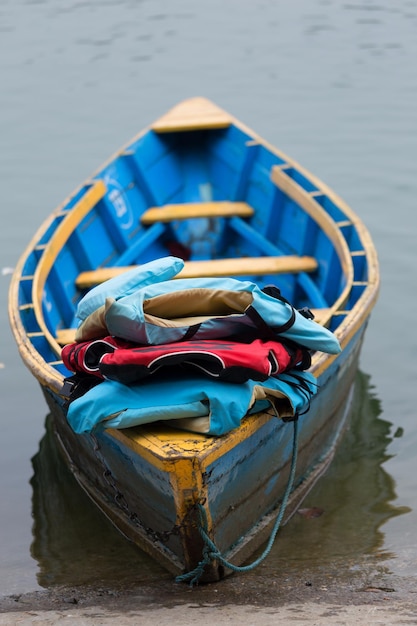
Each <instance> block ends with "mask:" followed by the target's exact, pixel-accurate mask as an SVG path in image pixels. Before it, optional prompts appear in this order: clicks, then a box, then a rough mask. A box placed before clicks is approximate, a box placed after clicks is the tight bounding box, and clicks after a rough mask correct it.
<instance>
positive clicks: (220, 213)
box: [140, 201, 254, 226]
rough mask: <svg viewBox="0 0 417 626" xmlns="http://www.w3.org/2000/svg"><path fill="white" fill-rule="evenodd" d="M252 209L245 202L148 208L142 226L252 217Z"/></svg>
mask: <svg viewBox="0 0 417 626" xmlns="http://www.w3.org/2000/svg"><path fill="white" fill-rule="evenodd" d="M253 214H254V210H253V208H252V207H251V206H250V205H249V204H247V203H246V202H228V201H227V202H226V201H225V202H222V201H221V202H185V203H181V204H165V205H164V206H161V207H156V206H155V207H150V208H149V209H147V210H146V211H145V212H144V213H143V214H142V216H141V218H140V221H141V223H142V224H143V225H146V226H148V225H150V224H155V223H157V222H163V223H166V222H173V221H174V220H187V219H192V218H196V217H212V218H218V217H234V216H238V217H252V215H253Z"/></svg>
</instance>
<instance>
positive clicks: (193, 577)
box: [175, 417, 298, 587]
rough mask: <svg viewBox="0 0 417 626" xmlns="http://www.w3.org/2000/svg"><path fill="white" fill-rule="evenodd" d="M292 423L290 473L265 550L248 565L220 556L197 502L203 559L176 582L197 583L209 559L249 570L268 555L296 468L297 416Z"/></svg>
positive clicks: (235, 569)
mask: <svg viewBox="0 0 417 626" xmlns="http://www.w3.org/2000/svg"><path fill="white" fill-rule="evenodd" d="M293 424H294V433H293V451H292V459H291V467H290V474H289V477H288V482H287V486H286V488H285V492H284V497H283V498H282V503H281V506H280V509H279V513H278V515H277V519H276V520H275V524H274V527H273V529H272V532H271V535H270V537H269V540H268V543H267V545H266V547H265V550H264V551H263V552H262V554H261V555H260V556H259V557H258V558H257V559H255V561H253V562H252V563H250V564H249V565H240V566H239V565H233V563H230V562H229V561H227V559H225V558H224V556H222V554H221V553H220V552H219V550H218V549H217V547H216V545H215V543H213V541H212V540H211V539H210V537H209V536H208V523H207V514H206V511H205V509H204V507H203V505H202V504H200V503H198V504H197V509H198V514H199V522H200V525H199V528H198V530H199V532H200V535H201V536H202V538H203V541H204V548H203V559H202V560H201V561H200V562H199V564H198V565H197V567H196V568H195V569H193V570H192V571H190V572H186V573H185V574H181V575H179V576H177V577H176V578H175V581H176V582H186V581H189V583H190V587H192V586H193V585H195V584H197V583H198V581H199V580H200V578H201V576H202V575H203V574H204V569H205V566H206V565H209V564H210V563H211V561H214V560H217V561H220V563H222V564H223V565H224V566H225V567H227V568H228V569H230V570H232V571H233V572H249V571H251V570H253V569H254V568H255V567H257V566H258V565H259V564H260V563H262V561H264V560H265V559H266V557H267V556H268V554H269V553H270V551H271V549H272V546H273V544H274V541H275V537H276V536H277V533H278V531H279V529H280V526H281V522H282V519H283V517H284V514H285V509H286V507H287V504H288V499H289V497H290V494H291V491H292V488H293V484H294V478H295V470H296V465H297V455H298V418H297V417H296V418H295V419H294V422H293Z"/></svg>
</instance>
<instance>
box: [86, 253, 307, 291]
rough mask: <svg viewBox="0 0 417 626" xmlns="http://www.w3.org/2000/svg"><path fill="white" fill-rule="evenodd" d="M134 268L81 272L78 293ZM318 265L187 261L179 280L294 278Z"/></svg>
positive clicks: (289, 259) (301, 259)
mask: <svg viewBox="0 0 417 626" xmlns="http://www.w3.org/2000/svg"><path fill="white" fill-rule="evenodd" d="M130 269H132V267H102V268H99V269H97V270H92V271H88V272H81V274H79V275H78V276H77V279H76V281H75V284H76V286H77V288H78V289H91V287H94V286H95V285H99V284H100V283H103V282H104V281H106V280H109V279H110V278H113V277H114V276H119V275H120V274H123V273H124V272H126V271H127V270H130ZM316 269H317V261H316V259H315V258H313V257H310V256H296V255H289V256H261V257H242V258H233V259H212V260H207V261H186V262H185V265H184V268H183V270H182V271H181V272H180V273H179V274H178V275H177V277H176V278H201V277H203V276H210V277H224V276H252V275H253V276H261V275H263V276H266V275H268V274H293V273H299V272H314V271H315V270H316Z"/></svg>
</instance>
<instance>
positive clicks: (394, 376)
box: [0, 0, 417, 595]
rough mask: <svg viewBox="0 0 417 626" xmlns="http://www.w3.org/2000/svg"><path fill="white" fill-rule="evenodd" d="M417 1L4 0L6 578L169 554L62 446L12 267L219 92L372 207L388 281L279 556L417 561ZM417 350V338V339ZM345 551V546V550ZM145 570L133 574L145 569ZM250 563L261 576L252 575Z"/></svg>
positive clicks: (93, 577)
mask: <svg viewBox="0 0 417 626" xmlns="http://www.w3.org/2000/svg"><path fill="white" fill-rule="evenodd" d="M416 61H417V1H416V0H395V2H394V1H393V0H352V1H349V0H344V1H342V0H296V1H294V2H288V1H285V0H253V1H252V2H249V1H248V0H222V1H220V0H211V1H210V2H197V1H196V0H171V1H169V0H100V1H99V0H84V1H78V0H67V1H66V2H61V3H58V2H56V0H0V179H1V192H0V193H1V202H0V215H1V221H2V228H1V242H2V245H1V247H0V268H1V270H2V271H1V275H0V316H1V317H0V319H1V324H2V329H3V330H2V333H1V343H0V388H1V425H2V427H1V438H0V490H1V512H0V519H1V523H0V555H1V559H0V592H1V594H2V595H3V594H11V593H23V592H25V591H31V590H36V589H40V588H42V587H49V586H51V585H58V584H63V585H76V584H82V583H89V584H92V585H94V584H103V581H105V582H106V584H107V585H110V586H111V585H112V584H115V583H116V581H117V582H118V584H123V581H128V580H132V576H133V577H134V580H135V582H136V584H138V585H140V584H142V583H145V582H149V581H152V580H158V578H159V577H161V576H162V577H164V578H165V579H167V576H168V577H169V575H166V574H165V573H162V571H161V570H160V569H159V567H158V566H157V565H155V564H153V563H152V562H150V561H149V559H147V558H146V557H144V556H143V555H141V554H140V553H137V552H136V551H135V550H133V549H132V548H131V547H130V546H129V545H128V544H126V543H125V542H124V541H123V540H122V539H121V538H119V536H118V535H117V533H115V532H114V531H113V530H112V529H111V528H109V526H108V525H107V523H106V522H105V521H104V520H103V519H102V518H101V517H100V515H98V514H97V512H96V510H95V509H94V507H92V506H91V505H90V503H89V502H88V501H86V499H85V497H84V495H83V494H82V493H81V491H80V490H79V489H78V487H77V486H76V485H74V483H73V481H72V479H71V477H70V476H68V474H67V473H66V470H65V468H63V467H62V464H61V463H60V461H59V459H57V458H56V455H55V452H54V449H53V447H51V445H50V442H49V440H48V437H47V435H46V427H45V422H46V417H47V408H46V404H45V402H44V400H43V397H42V395H41V392H40V390H39V388H38V386H37V384H36V383H35V381H34V380H33V379H32V377H31V375H30V374H29V373H28V372H27V371H26V369H25V368H24V366H23V364H22V363H21V361H20V358H19V356H18V353H17V348H16V346H15V344H14V341H13V339H12V337H11V334H10V332H9V328H8V318H7V291H8V286H9V282H10V274H9V270H10V268H13V267H14V265H15V264H16V262H17V260H18V258H19V255H20V253H21V252H22V251H23V249H24V247H25V246H26V245H27V244H28V242H29V240H30V238H31V237H32V235H33V233H34V232H35V230H36V229H37V228H38V226H39V225H40V224H41V222H42V221H43V219H44V218H46V217H47V216H48V214H49V213H50V212H51V211H52V210H53V209H54V208H55V206H56V205H57V204H59V203H60V202H61V201H62V200H63V199H64V197H66V196H67V195H68V194H69V193H70V192H71V191H72V190H73V189H74V188H75V187H76V186H77V185H78V184H79V183H80V182H81V181H82V180H84V179H85V178H87V176H88V175H89V174H90V173H91V172H92V171H93V170H94V169H95V168H96V166H98V165H99V164H100V163H102V162H103V161H104V159H105V158H107V156H109V155H110V154H112V153H113V152H114V151H115V150H116V149H117V148H118V147H119V146H120V145H121V144H123V143H125V142H126V141H127V140H128V139H129V138H130V137H131V136H133V135H134V134H135V133H136V132H137V131H138V130H139V129H140V128H142V127H143V126H144V125H147V124H148V123H150V122H151V121H153V120H154V119H156V118H157V117H159V116H160V115H161V114H162V113H163V112H165V110H166V109H168V108H169V107H171V106H173V105H174V104H176V103H177V102H178V101H180V100H182V99H184V98H187V97H191V96H195V95H202V96H206V97H208V98H210V99H212V100H214V101H215V102H216V103H217V104H219V105H220V106H222V107H223V108H225V109H226V110H229V111H230V112H231V113H233V114H235V115H236V116H237V117H238V118H240V119H241V120H242V121H243V122H244V123H246V124H247V125H248V126H250V127H252V128H254V129H255V130H256V131H257V132H258V133H259V134H260V135H261V136H263V137H265V138H267V139H268V140H269V141H270V142H271V143H273V144H275V145H277V146H279V147H280V148H281V149H282V150H284V151H285V152H286V153H288V154H289V155H290V156H292V157H293V158H295V159H296V160H297V161H298V162H300V163H301V164H303V165H304V166H305V167H307V168H308V169H309V170H310V171H312V172H313V173H314V174H316V175H317V176H318V177H319V178H321V179H322V180H324V181H325V182H326V183H327V184H328V185H329V186H330V187H332V188H333V189H334V190H335V191H336V192H337V193H338V194H339V195H340V196H342V198H344V199H345V200H346V201H347V202H348V203H349V204H350V205H351V206H352V208H353V209H354V210H355V211H356V212H357V213H358V214H359V215H360V216H361V217H362V219H363V220H364V222H365V224H366V225H367V226H368V228H369V230H370V232H371V234H372V236H373V239H374V241H375V243H376V246H377V249H378V252H379V257H380V264H381V276H382V287H381V294H380V299H379V302H378V305H377V307H376V309H375V311H374V313H373V316H372V319H371V323H370V326H369V328H368V332H367V336H366V341H365V345H364V348H363V352H362V358H361V372H360V373H359V374H358V386H357V392H356V396H355V405H354V410H353V414H352V427H351V429H350V430H349V432H348V433H347V434H346V437H345V439H344V441H343V444H342V447H341V449H340V451H339V454H338V455H337V458H336V460H335V463H334V464H333V466H332V468H331V469H330V471H329V472H328V474H327V475H326V476H325V477H324V478H323V479H322V481H321V482H320V483H319V484H318V485H317V486H316V488H315V489H314V491H313V492H312V493H311V495H310V496H309V498H308V503H309V505H310V506H317V507H320V508H323V509H324V514H323V515H322V516H321V517H320V518H318V519H316V520H308V521H307V520H305V519H304V518H302V517H301V516H297V517H296V518H294V520H293V521H292V522H291V524H289V525H287V526H286V527H285V528H284V529H283V532H282V536H281V540H280V539H279V538H278V541H277V545H276V546H275V547H274V550H273V553H272V554H271V555H270V557H269V559H268V561H267V562H266V563H265V565H264V566H262V567H261V568H259V569H258V570H256V571H255V572H254V573H252V574H251V575H250V576H249V577H245V578H243V577H242V579H241V583H240V584H242V585H243V586H244V585H247V589H250V588H251V586H252V585H253V582H254V581H257V582H258V583H259V582H262V581H263V580H264V579H265V580H266V579H269V580H270V579H271V577H274V576H276V575H277V572H279V571H282V569H283V566H284V565H285V568H290V569H292V571H293V572H297V571H300V572H306V571H308V572H309V573H310V575H314V572H315V571H318V570H319V569H320V568H321V567H323V565H324V566H328V567H330V565H331V564H332V567H335V566H337V568H338V570H339V571H346V572H347V573H348V574H350V573H353V572H359V573H361V572H367V571H368V568H371V569H372V568H375V569H378V568H381V567H382V568H383V570H384V571H385V572H386V573H387V574H392V575H395V576H399V577H404V579H407V580H410V579H412V577H413V576H414V574H415V573H416V569H417V538H416V535H415V530H414V529H415V528H416V526H417V489H416V482H417V480H416V477H417V457H416V452H415V451H416V449H417V419H416V417H417V415H416V406H415V405H416V402H415V401H416V388H417V365H416V363H417V361H416V358H415V354H416V352H415V350H416V348H417V332H416V328H415V314H416V311H417V289H416V287H417V276H416V274H417V272H416V264H417V245H416V239H417V237H416V234H417V203H416V202H417V201H416V198H417V157H416V155H417V105H416V101H417V71H416ZM416 351H417V350H416ZM335 564H336V565H335ZM133 573H134V574H133ZM245 581H246V582H245Z"/></svg>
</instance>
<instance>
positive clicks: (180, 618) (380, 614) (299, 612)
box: [0, 570, 417, 626]
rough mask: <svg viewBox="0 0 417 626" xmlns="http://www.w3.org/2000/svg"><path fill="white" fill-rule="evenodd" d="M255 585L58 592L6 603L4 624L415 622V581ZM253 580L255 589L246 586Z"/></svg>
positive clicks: (0, 621) (0, 607)
mask: <svg viewBox="0 0 417 626" xmlns="http://www.w3.org/2000/svg"><path fill="white" fill-rule="evenodd" d="M303 573H304V574H305V575H304V576H301V575H300V576H298V577H295V578H294V577H292V576H290V577H285V575H281V576H279V577H277V578H273V577H270V578H265V579H262V582H260V581H259V580H258V581H253V580H252V581H249V579H248V577H246V576H235V577H231V578H229V579H226V580H224V581H222V582H221V583H216V584H211V585H202V586H198V587H194V588H190V587H188V586H187V585H184V584H176V583H174V582H172V580H171V579H166V580H162V581H159V583H155V584H154V583H152V584H150V585H144V584H140V585H138V586H134V585H132V586H131V587H130V588H126V586H123V587H122V586H121V587H120V588H116V587H114V586H113V587H108V586H103V587H95V588H88V587H85V586H83V587H56V588H54V589H50V590H45V591H37V592H33V593H27V594H22V595H12V596H7V597H3V598H1V599H0V626H6V625H7V626H13V624H16V625H17V624H19V625H20V626H24V625H25V624H36V623H39V624H43V625H54V624H57V623H59V621H60V620H61V619H62V618H64V617H67V618H70V619H71V624H72V625H73V626H77V625H80V626H81V625H82V626H87V625H88V626H90V625H91V626H93V625H96V624H100V625H106V624H110V623H114V620H115V619H117V623H119V624H120V626H124V625H125V626H129V625H130V624H134V623H138V619H139V618H140V623H141V624H142V625H147V624H149V625H150V624H152V625H155V624H159V625H161V626H164V625H165V624H172V623H181V624H182V625H183V626H187V625H188V624H194V623H195V621H196V619H198V622H199V623H200V624H201V625H204V624H210V625H211V624H212V623H213V620H214V623H226V624H227V623H242V624H255V623H259V620H261V623H262V624H264V625H265V626H268V625H269V624H276V623H277V621H278V620H280V621H281V623H287V622H288V623H289V622H290V623H291V624H294V625H296V624H305V623H306V621H308V623H310V624H320V625H327V624H329V625H330V624H332V626H333V625H334V624H336V623H337V624H347V625H350V624H352V625H354V624H365V623H366V624H401V623H408V624H417V587H416V585H415V580H414V579H411V578H400V577H393V576H390V575H387V574H384V573H381V572H379V573H376V574H374V575H371V574H368V575H364V574H363V573H362V574H360V575H353V576H351V577H350V578H349V579H346V577H345V576H337V575H336V574H335V572H331V571H324V572H323V573H322V574H321V575H320V576H317V572H316V573H315V574H314V578H313V577H309V576H308V574H309V572H308V570H305V571H304V572H303ZM249 582H251V583H253V584H248V583H249Z"/></svg>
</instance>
